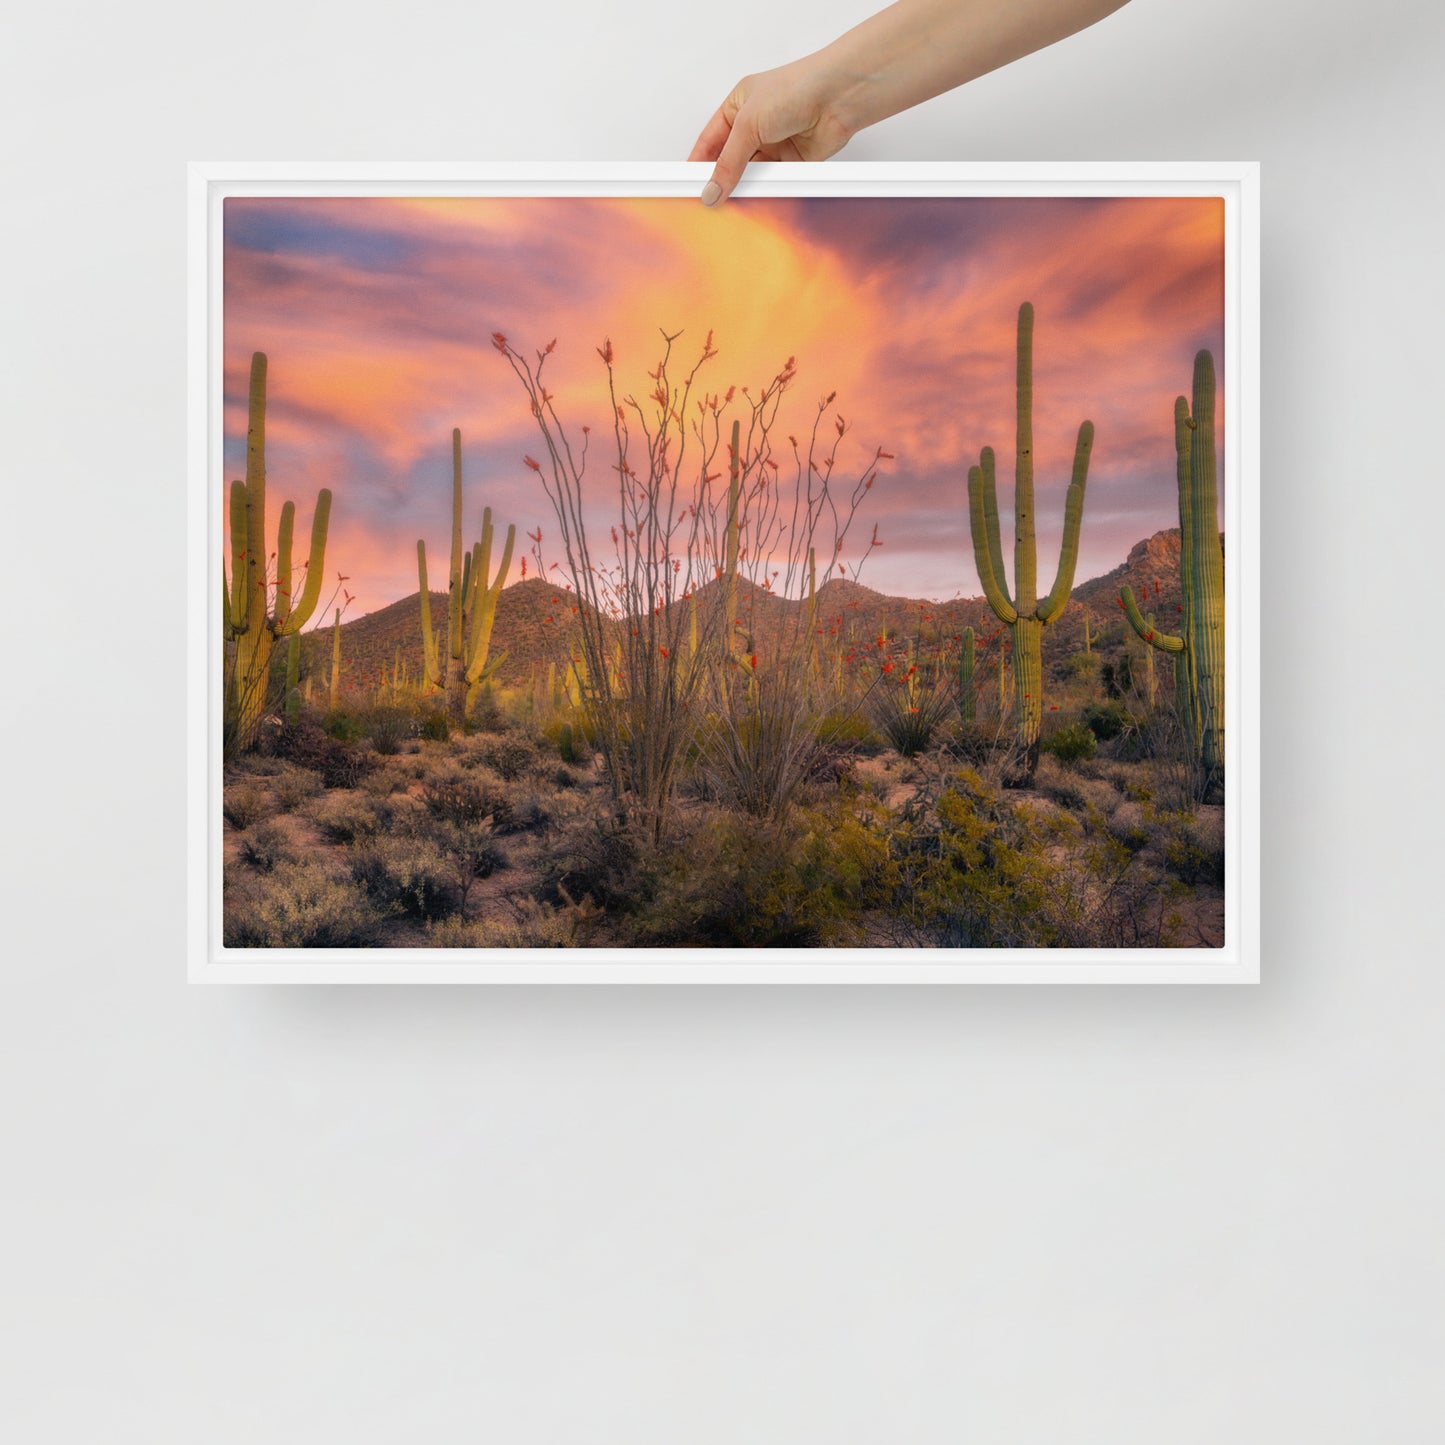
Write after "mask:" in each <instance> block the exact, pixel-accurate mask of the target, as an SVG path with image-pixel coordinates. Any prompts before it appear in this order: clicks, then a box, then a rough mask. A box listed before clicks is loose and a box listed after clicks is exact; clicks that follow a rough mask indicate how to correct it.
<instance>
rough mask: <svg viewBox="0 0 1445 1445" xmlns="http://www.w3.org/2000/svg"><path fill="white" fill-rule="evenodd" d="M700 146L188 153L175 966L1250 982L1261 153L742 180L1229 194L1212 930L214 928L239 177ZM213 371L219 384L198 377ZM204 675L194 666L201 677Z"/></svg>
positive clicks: (655, 976) (684, 980)
mask: <svg viewBox="0 0 1445 1445" xmlns="http://www.w3.org/2000/svg"><path fill="white" fill-rule="evenodd" d="M709 173H710V168H709V167H708V166H706V165H701V164H687V163H673V164H648V163H636V162H633V163H619V164H593V165H574V164H559V163H542V162H537V163H530V162H529V163H508V164H497V163H493V164H485V165H471V164H461V163H456V164H453V163H442V164H410V163H396V162H387V163H378V164H374V165H373V164H369V163H367V164H355V163H345V164H338V163H332V164H325V163H317V164H311V163H305V164H302V163H286V164H281V163H274V164H273V163H231V162H224V163H223V162H193V163H192V164H191V166H190V168H189V197H188V240H189V259H188V292H187V301H188V327H187V331H188V372H187V406H188V440H187V493H186V496H187V522H186V541H187V547H188V549H189V555H188V558H187V601H188V604H189V605H188V607H187V609H186V616H187V626H186V724H187V729H186V765H187V813H186V822H187V843H188V848H187V924H186V940H187V975H188V978H189V979H190V981H191V982H193V983H256V984H275V983H303V984H314V983H428V984H430V983H490V984H579V983H581V984H603V983H605V984H658V983H665V984H820V983H821V984H940V983H980V984H1001V983H1002V984H1042V983H1050V984H1057V983H1073V984H1079V983H1089V984H1101V983H1136V984H1140V983H1149V984H1161V983H1168V984H1196V983H1220V984H1223V983H1229V984H1241V983H1246V984H1247V983H1258V982H1259V977H1260V958H1259V946H1260V897H1259V892H1260V818H1259V803H1260V775H1259V761H1260V696H1259V681H1260V674H1259V668H1260V629H1259V599H1260V542H1259V518H1260V506H1259V465H1260V427H1259V421H1260V419H1259V399H1260V372H1259V361H1260V338H1259V316H1260V296H1259V249H1260V223H1259V165H1258V163H1257V162H1254V161H1224V162H1181V163H1178V164H1174V163H1157V162H1122V163H1121V162H1075V163H1067V162H1037V161H1035V162H1018V163H1014V162H989V163H968V164H943V163H932V162H907V163H893V164H887V163H868V162H828V163H825V164H822V165H761V164H760V165H754V166H753V167H751V169H750V170H749V173H748V175H747V177H746V178H745V179H744V181H743V183H742V185H741V186H740V187H739V188H738V192H737V194H738V195H739V196H770V195H777V196H785V195H786V196H797V195H818V196H822V195H839V196H891V195H896V196H899V197H907V196H1009V195H1017V196H1025V195H1057V196H1070V195H1077V196H1099V195H1119V196H1135V195H1180V196H1183V195H1215V196H1220V197H1221V198H1222V199H1223V200H1224V203H1225V331H1224V334H1225V361H1224V368H1223V369H1224V375H1225V405H1226V411H1225V415H1226V416H1227V417H1228V418H1229V419H1230V423H1229V425H1228V428H1227V434H1226V436H1225V442H1224V458H1225V527H1226V534H1227V537H1228V552H1227V555H1228V558H1229V566H1228V567H1227V568H1226V579H1225V591H1226V642H1225V655H1226V668H1227V680H1226V691H1227V695H1228V697H1229V704H1228V718H1227V724H1226V726H1227V734H1228V737H1229V739H1230V765H1229V770H1228V773H1227V777H1226V789H1227V792H1226V798H1225V832H1226V870H1225V872H1226V876H1225V938H1226V942H1225V946H1224V947H1223V948H1221V949H1210V950H1199V949H1138V950H1133V949H1130V950H1125V949H1087V950H1086V949H1077V950H1069V951H1067V952H1062V951H1054V950H1044V949H1020V950H1017V951H1011V952H1006V951H1003V950H977V951H968V950H958V951H956V952H953V953H947V956H946V958H945V951H940V952H937V953H935V952H933V951H928V950H910V949H807V950H801V949H751V950H748V949H654V950H642V949H586V950H580V949H570V950H569V949H537V950H507V951H505V952H504V951H501V950H496V951H491V952H484V951H482V950H456V951H443V950H434V949H385V950H383V949H374V950H355V951H353V950H345V949H234V948H233V949H227V948H223V946H222V944H221V917H220V852H221V849H220V839H221V830H222V822H221V789H220V769H219V767H215V766H212V762H213V759H214V758H215V757H216V756H217V751H218V746H219V735H220V719H219V717H218V716H217V715H216V707H215V699H216V698H217V697H219V689H220V656H219V650H218V649H215V648H212V647H211V645H210V639H212V638H214V637H216V636H218V635H219V627H220V620H221V619H220V606H219V599H218V597H217V594H216V585H215V584H216V581H217V576H218V574H217V573H216V571H215V569H216V567H217V566H218V565H219V562H218V559H219V557H220V534H221V519H220V508H219V506H218V505H217V503H216V499H217V498H219V496H220V495H221V492H220V478H221V439H222V417H221V404H220V386H219V378H220V368H221V319H222V318H221V307H220V287H219V281H220V261H221V257H220V236H221V232H220V217H221V203H222V202H223V201H224V200H225V198H226V197H227V196H237V195H271V196H284V195H297V196H304V195H325V194H336V195H340V194H345V195H353V196H386V195H408V194H412V195H414V194H418V193H420V192H421V191H422V190H423V188H425V193H426V194H430V195H497V196H502V195H506V196H527V195H537V196H556V195H577V196H585V195H627V196H695V195H696V194H697V193H698V192H699V191H700V190H701V189H702V185H703V182H704V181H705V180H706V179H707V176H708V174H709ZM213 383H215V384H213ZM201 679H205V682H204V685H202V684H201V682H200V680H201Z"/></svg>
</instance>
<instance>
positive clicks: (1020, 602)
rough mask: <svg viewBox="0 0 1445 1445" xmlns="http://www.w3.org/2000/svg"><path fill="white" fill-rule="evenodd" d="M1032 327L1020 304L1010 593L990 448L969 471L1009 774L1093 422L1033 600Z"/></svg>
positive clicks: (1064, 575)
mask: <svg viewBox="0 0 1445 1445" xmlns="http://www.w3.org/2000/svg"><path fill="white" fill-rule="evenodd" d="M1033 334H1034V308H1033V307H1032V305H1030V304H1029V303H1028V302H1027V301H1025V302H1024V304H1023V305H1022V306H1020V307H1019V323H1018V371H1017V390H1016V416H1017V447H1016V460H1015V474H1014V476H1015V480H1014V595H1013V596H1012V597H1010V596H1009V592H1008V587H1007V582H1006V579H1005V576H1004V565H1003V547H1002V545H1001V543H1000V540H999V523H998V500H997V496H996V493H995V486H994V454H993V448H992V447H985V448H984V449H983V452H982V454H981V455H980V457H979V465H978V466H975V467H970V468H969V472H968V508H969V530H970V531H971V532H972V534H973V556H974V561H975V563H976V564H977V567H978V577H979V581H980V582H981V583H982V585H983V593H984V596H985V597H986V598H987V599H988V605H989V606H990V607H991V608H992V609H993V612H994V616H996V617H997V618H998V620H999V621H1000V622H1002V623H1003V624H1004V626H1005V627H1007V628H1008V629H1009V631H1010V632H1011V633H1012V635H1013V644H1014V701H1015V705H1016V713H1017V718H1018V723H1017V742H1016V746H1017V750H1018V757H1019V767H1018V769H1017V770H1016V772H1015V774H1014V777H1013V779H1012V781H1014V782H1018V781H1022V780H1025V779H1027V778H1028V777H1031V776H1032V774H1033V771H1034V768H1035V766H1036V765H1037V763H1038V758H1039V731H1040V727H1041V724H1042V720H1043V660H1042V656H1041V652H1040V642H1041V639H1042V636H1043V629H1044V628H1045V627H1046V626H1047V625H1048V624H1049V623H1051V622H1057V621H1058V620H1059V618H1060V617H1061V616H1062V615H1063V612H1064V609H1065V607H1067V606H1068V602H1069V595H1070V593H1071V592H1072V591H1073V586H1074V568H1075V566H1076V565H1077V563H1078V559H1079V527H1080V523H1081V521H1082V518H1083V513H1084V486H1085V483H1086V481H1087V478H1088V473H1089V452H1090V450H1091V449H1092V447H1093V444H1094V424H1093V422H1089V421H1086V422H1084V423H1083V424H1082V425H1081V426H1080V427H1079V437H1078V442H1077V444H1076V445H1075V448H1074V469H1073V478H1072V480H1071V481H1070V483H1069V490H1068V494H1067V496H1066V498H1065V500H1064V539H1063V546H1062V548H1061V551H1060V556H1059V570H1058V573H1057V575H1056V576H1055V578H1054V585H1053V587H1052V589H1051V590H1050V592H1049V594H1048V596H1047V597H1045V598H1044V599H1043V601H1042V602H1040V601H1039V600H1038V592H1037V588H1038V581H1037V573H1038V562H1037V558H1036V555H1035V546H1034V454H1033V452H1034V440H1033V400H1034V377H1033Z"/></svg>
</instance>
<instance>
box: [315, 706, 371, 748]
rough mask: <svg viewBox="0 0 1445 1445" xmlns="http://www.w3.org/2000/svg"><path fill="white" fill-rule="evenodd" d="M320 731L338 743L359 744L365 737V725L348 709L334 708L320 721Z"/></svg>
mask: <svg viewBox="0 0 1445 1445" xmlns="http://www.w3.org/2000/svg"><path fill="white" fill-rule="evenodd" d="M321 727H322V731H324V732H325V734H326V735H327V737H330V738H335V739H336V741H337V742H339V743H359V742H360V741H361V740H362V738H364V737H365V736H366V723H365V721H364V720H363V719H362V718H361V717H359V716H358V715H357V714H356V713H354V712H352V711H351V710H350V709H349V708H336V709H334V710H333V711H331V712H329V713H327V714H326V716H325V717H324V718H323V719H322V720H321Z"/></svg>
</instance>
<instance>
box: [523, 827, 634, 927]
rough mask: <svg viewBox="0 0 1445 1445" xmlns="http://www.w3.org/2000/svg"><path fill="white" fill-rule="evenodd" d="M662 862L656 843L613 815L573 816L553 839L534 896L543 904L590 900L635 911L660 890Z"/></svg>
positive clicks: (613, 908)
mask: <svg viewBox="0 0 1445 1445" xmlns="http://www.w3.org/2000/svg"><path fill="white" fill-rule="evenodd" d="M661 866H662V864H661V861H660V858H659V853H658V850H657V848H656V847H655V845H653V844H652V843H651V842H650V841H649V840H648V839H647V838H646V837H645V836H644V835H643V834H642V833H640V832H639V831H638V830H636V829H630V828H628V827H627V826H626V825H625V824H623V823H621V822H619V821H618V820H616V819H615V818H611V817H597V816H581V817H577V818H574V819H572V820H570V822H569V824H568V825H567V826H565V827H563V828H561V829H559V831H558V833H557V836H556V837H555V838H553V839H552V840H551V843H550V846H549V847H548V849H547V855H546V857H545V858H544V859H543V860H542V869H541V876H540V878H539V880H538V884H537V889H536V894H537V897H538V898H539V900H540V901H542V902H543V903H550V904H554V905H567V904H571V903H581V902H583V901H587V902H590V903H593V904H595V905H596V906H597V907H599V908H601V909H603V910H605V911H606V912H607V913H609V914H633V913H636V912H638V911H639V910H641V909H642V908H644V907H646V906H647V905H649V904H650V903H651V902H652V901H653V899H654V897H655V896H656V892H657V879H658V875H659V872H660V870H661Z"/></svg>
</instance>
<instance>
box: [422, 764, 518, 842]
mask: <svg viewBox="0 0 1445 1445" xmlns="http://www.w3.org/2000/svg"><path fill="white" fill-rule="evenodd" d="M421 797H422V802H424V803H425V804H426V806H427V807H428V808H429V809H430V810H431V812H432V814H433V815H434V816H435V817H438V818H441V819H444V820H445V821H446V822H448V823H456V824H458V825H460V826H462V827H472V826H475V825H476V824H478V823H482V822H484V821H487V820H490V821H491V823H492V826H493V827H496V828H505V827H507V826H508V825H509V824H510V823H511V821H512V813H513V810H512V803H511V800H510V799H509V798H507V797H506V795H505V794H504V793H503V792H502V791H501V790H500V789H499V788H498V787H497V786H496V785H495V784H492V783H490V782H489V781H488V780H487V779H486V778H485V777H484V776H481V775H478V774H475V773H463V772H460V771H447V772H438V773H434V774H432V775H431V776H430V777H428V778H427V779H426V781H425V782H424V783H423V784H422V791H421Z"/></svg>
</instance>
